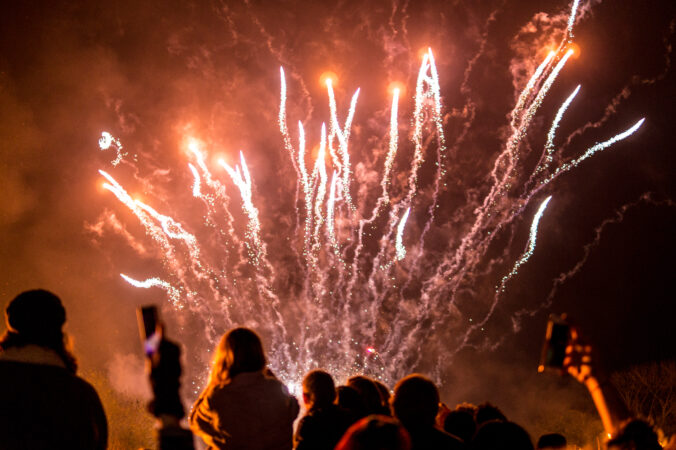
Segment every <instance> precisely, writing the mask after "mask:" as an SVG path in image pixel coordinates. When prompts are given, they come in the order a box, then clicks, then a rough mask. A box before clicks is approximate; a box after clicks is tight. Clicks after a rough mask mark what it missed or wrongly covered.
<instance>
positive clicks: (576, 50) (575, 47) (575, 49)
mask: <svg viewBox="0 0 676 450" xmlns="http://www.w3.org/2000/svg"><path fill="white" fill-rule="evenodd" d="M568 50H572V51H573V56H572V57H573V58H579V57H580V46H579V45H577V44H576V43H575V42H571V43H570V45H569V46H568Z"/></svg>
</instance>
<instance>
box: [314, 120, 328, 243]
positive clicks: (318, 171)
mask: <svg viewBox="0 0 676 450" xmlns="http://www.w3.org/2000/svg"><path fill="white" fill-rule="evenodd" d="M325 151H326V126H325V125H324V124H322V137H321V143H320V144H319V152H318V153H317V161H316V162H315V168H314V170H313V177H312V178H313V179H317V176H318V177H319V185H318V187H317V196H316V197H315V233H314V242H315V243H314V247H315V248H316V249H317V250H319V248H320V247H321V241H320V239H319V230H320V229H321V227H322V225H323V224H324V216H323V215H322V209H323V207H324V197H326V181H327V176H326V158H325Z"/></svg>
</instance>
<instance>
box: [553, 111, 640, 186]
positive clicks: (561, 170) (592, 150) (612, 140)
mask: <svg viewBox="0 0 676 450" xmlns="http://www.w3.org/2000/svg"><path fill="white" fill-rule="evenodd" d="M643 122H645V119H641V120H639V121H638V122H636V123H635V124H634V125H633V126H632V127H630V128H629V129H627V130H625V131H623V132H622V133H619V134H617V135H615V136H613V137H611V138H610V139H608V140H607V141H603V142H600V143H597V144H595V145H593V146H591V147H589V148H588V149H587V151H586V152H584V153H583V154H582V155H581V156H578V157H577V158H575V159H574V160H572V161H570V162H567V163H565V164H563V165H561V166H560V167H558V168H557V169H556V171H554V173H553V174H552V175H550V176H549V177H548V178H547V179H546V180H544V181H543V182H542V184H543V185H545V184H548V183H549V182H551V181H552V180H553V179H554V178H556V177H558V176H559V175H561V174H562V173H564V172H567V171H569V170H570V169H573V168H575V167H577V166H578V165H579V164H580V163H581V162H582V161H584V160H585V159H588V158H591V157H592V156H594V154H595V153H597V152H600V151H603V150H605V149H607V148H608V147H610V146H611V145H613V144H614V143H616V142H619V141H621V140H623V139H626V138H628V137H629V136H631V135H632V134H634V133H635V132H636V130H638V129H639V128H641V125H643Z"/></svg>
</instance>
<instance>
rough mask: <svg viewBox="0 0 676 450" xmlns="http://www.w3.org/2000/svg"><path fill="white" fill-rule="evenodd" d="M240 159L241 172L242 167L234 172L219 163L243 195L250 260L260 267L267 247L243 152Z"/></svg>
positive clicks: (222, 163)
mask: <svg viewBox="0 0 676 450" xmlns="http://www.w3.org/2000/svg"><path fill="white" fill-rule="evenodd" d="M239 159H240V163H241V170H240V166H235V169H234V170H233V168H232V167H230V166H229V165H228V164H227V163H226V162H225V161H223V160H220V161H219V163H220V164H221V166H223V168H225V170H226V172H228V175H230V178H231V179H232V182H233V183H235V186H237V188H238V189H239V192H240V194H241V197H242V208H243V209H244V212H245V213H246V215H247V217H248V218H249V222H248V224H247V233H246V234H247V237H248V238H249V241H250V242H251V244H250V251H249V259H250V261H251V262H252V264H253V265H254V266H259V265H260V263H261V260H262V258H264V257H265V247H264V245H263V243H262V242H261V238H260V233H261V224H260V221H259V220H258V209H257V208H256V207H255V206H254V204H253V201H252V195H253V194H252V189H251V176H250V175H249V169H248V168H247V166H246V160H245V159H244V154H243V153H242V152H241V151H240V152H239Z"/></svg>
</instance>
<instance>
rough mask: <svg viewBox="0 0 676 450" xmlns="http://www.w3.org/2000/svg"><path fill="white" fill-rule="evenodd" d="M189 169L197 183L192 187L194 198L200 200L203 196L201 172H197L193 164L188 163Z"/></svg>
mask: <svg viewBox="0 0 676 450" xmlns="http://www.w3.org/2000/svg"><path fill="white" fill-rule="evenodd" d="M188 167H190V171H191V172H192V176H193V177H194V178H195V181H194V182H193V185H192V195H193V197H196V198H200V197H201V196H202V193H201V191H200V174H199V172H197V169H196V168H195V166H193V165H192V164H191V163H188Z"/></svg>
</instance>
